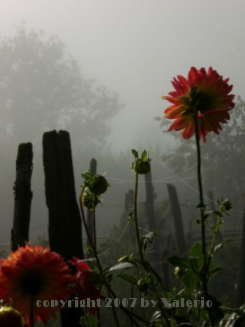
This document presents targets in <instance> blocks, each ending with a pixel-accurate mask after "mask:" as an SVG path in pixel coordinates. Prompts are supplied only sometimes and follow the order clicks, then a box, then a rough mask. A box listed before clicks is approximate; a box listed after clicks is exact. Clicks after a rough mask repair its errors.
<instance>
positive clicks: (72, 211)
mask: <svg viewBox="0 0 245 327" xmlns="http://www.w3.org/2000/svg"><path fill="white" fill-rule="evenodd" d="M43 164H44V173H45V194H46V203H47V207H48V211H49V227H48V228H49V243H50V248H51V250H52V251H55V252H57V253H59V254H60V255H62V256H63V258H64V259H65V260H68V259H72V258H73V256H75V257H78V258H81V259H82V258H83V249H82V224H81V217H80V212H79V207H78V203H77V200H76V192H75V183H74V174H73V165H72V154H71V143H70V136H69V133H68V132H66V131H59V132H58V133H57V132H56V131H51V132H47V133H44V135H43ZM71 269H72V271H74V267H71ZM81 316H82V311H81V309H80V308H74V307H72V308H67V309H64V310H63V309H62V310H61V321H62V327H70V326H73V327H79V326H80V324H79V320H80V317H81Z"/></svg>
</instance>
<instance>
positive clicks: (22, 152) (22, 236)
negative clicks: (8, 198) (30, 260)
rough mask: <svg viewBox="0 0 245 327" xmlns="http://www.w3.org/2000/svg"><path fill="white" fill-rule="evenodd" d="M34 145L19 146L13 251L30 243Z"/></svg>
mask: <svg viewBox="0 0 245 327" xmlns="http://www.w3.org/2000/svg"><path fill="white" fill-rule="evenodd" d="M32 159H33V152H32V144H31V143H23V144H20V145H19V148H18V154H17V160H16V180H15V184H14V194H15V202H14V222H13V228H12V230H11V234H12V235H11V249H12V251H15V250H17V249H18V246H24V245H25V243H26V242H28V241H29V227H30V216H31V201H32V196H33V193H32V191H31V176H32V167H33V166H32Z"/></svg>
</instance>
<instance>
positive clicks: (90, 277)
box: [68, 258, 100, 314]
mask: <svg viewBox="0 0 245 327" xmlns="http://www.w3.org/2000/svg"><path fill="white" fill-rule="evenodd" d="M68 262H69V263H70V264H72V265H74V266H75V267H76V268H77V273H76V274H75V275H74V279H73V282H74V283H73V289H74V291H75V292H76V293H77V295H78V298H79V300H86V299H90V300H94V301H96V300H97V299H99V298H100V291H99V287H97V285H98V275H97V274H96V273H95V272H94V271H92V270H91V269H90V267H89V266H88V265H87V264H86V263H85V262H84V261H81V260H80V259H78V258H74V261H68ZM95 304H96V303H95ZM88 310H89V312H90V313H91V314H95V313H96V312H97V307H95V308H94V307H89V308H88Z"/></svg>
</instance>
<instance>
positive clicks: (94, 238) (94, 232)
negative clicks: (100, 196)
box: [93, 207, 97, 252]
mask: <svg viewBox="0 0 245 327" xmlns="http://www.w3.org/2000/svg"><path fill="white" fill-rule="evenodd" d="M93 242H94V250H95V251H96V252H97V242H96V219H95V207H94V208H93Z"/></svg>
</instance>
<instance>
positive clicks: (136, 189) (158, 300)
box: [134, 172, 171, 327]
mask: <svg viewBox="0 0 245 327" xmlns="http://www.w3.org/2000/svg"><path fill="white" fill-rule="evenodd" d="M138 184H139V174H138V173H137V172H135V191H134V225H135V234H136V239H137V244H138V251H139V255H140V259H141V261H142V264H143V266H144V269H145V271H146V272H147V273H148V274H149V276H150V280H151V286H152V288H153V291H154V293H155V296H156V299H157V304H158V307H159V309H160V311H161V313H162V315H163V316H164V319H165V321H166V324H167V326H168V327H171V324H170V323H169V320H168V317H167V316H166V313H165V311H164V307H163V304H162V300H161V298H160V296H159V294H158V291H157V289H156V286H155V284H154V281H153V278H152V274H151V272H150V271H149V269H148V267H147V265H146V263H145V260H144V255H143V252H142V247H141V244H140V234H139V225H138V215H137V198H138ZM161 322H162V326H164V322H163V319H162V317H161Z"/></svg>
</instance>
